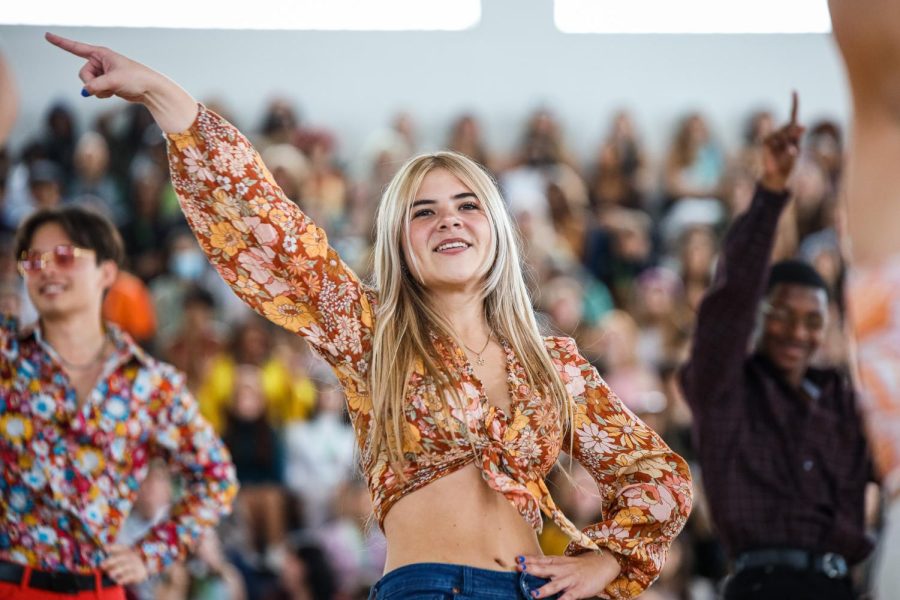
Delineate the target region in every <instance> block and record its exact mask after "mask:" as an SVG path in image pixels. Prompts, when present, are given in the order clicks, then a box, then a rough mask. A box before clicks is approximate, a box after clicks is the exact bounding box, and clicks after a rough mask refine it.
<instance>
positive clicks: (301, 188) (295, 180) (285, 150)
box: [261, 144, 320, 223]
mask: <svg viewBox="0 0 900 600" xmlns="http://www.w3.org/2000/svg"><path fill="white" fill-rule="evenodd" d="M261 156H262V159H263V162H264V163H265V165H266V167H267V168H268V169H269V171H270V172H271V173H272V177H274V178H275V182H276V183H277V184H278V186H279V187H280V188H281V191H283V192H284V195H285V196H287V197H288V198H289V199H290V200H292V201H293V202H294V203H295V204H298V205H299V206H300V207H301V208H302V209H303V210H304V211H305V212H307V213H308V214H309V215H310V217H312V218H313V220H314V221H316V222H317V223H318V222H319V221H318V220H317V219H319V218H320V214H319V207H318V206H314V205H311V204H310V203H308V202H306V196H307V191H306V186H307V181H308V180H309V171H310V168H309V161H307V160H306V157H305V156H303V153H302V152H300V150H299V149H298V148H297V147H296V146H293V145H291V144H272V145H270V146H269V147H267V148H266V149H265V151H264V152H262V155H261Z"/></svg>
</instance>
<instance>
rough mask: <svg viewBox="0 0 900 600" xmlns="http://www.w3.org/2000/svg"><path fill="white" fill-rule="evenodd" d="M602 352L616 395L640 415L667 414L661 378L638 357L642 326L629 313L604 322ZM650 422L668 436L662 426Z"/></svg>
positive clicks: (607, 377) (614, 314)
mask: <svg viewBox="0 0 900 600" xmlns="http://www.w3.org/2000/svg"><path fill="white" fill-rule="evenodd" d="M600 331H601V332H602V337H601V341H602V345H601V352H600V362H601V367H602V369H601V372H602V374H603V378H604V379H605V380H606V382H607V383H608V384H609V386H610V388H611V389H614V390H615V391H616V395H617V396H618V397H619V398H620V399H621V400H622V402H624V403H625V406H627V407H628V408H630V409H631V410H632V411H633V412H635V413H637V414H644V415H657V414H659V413H662V412H663V411H665V408H666V396H665V394H664V393H663V391H662V383H661V382H660V380H659V376H658V375H657V373H656V371H654V370H653V369H652V368H651V367H650V366H648V365H647V364H646V363H643V362H641V359H640V357H639V356H638V326H637V323H636V322H635V320H634V319H633V318H632V317H631V316H630V315H629V314H628V313H627V312H625V311H621V310H614V311H611V312H610V313H608V314H607V315H606V316H605V317H603V319H602V320H601V321H600ZM654 421H656V420H655V419H654V420H651V421H649V422H647V424H648V425H650V426H651V427H653V428H654V429H656V431H657V432H659V433H664V427H663V424H662V422H654Z"/></svg>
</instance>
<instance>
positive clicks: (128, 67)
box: [45, 33, 197, 133]
mask: <svg viewBox="0 0 900 600" xmlns="http://www.w3.org/2000/svg"><path fill="white" fill-rule="evenodd" d="M45 37H46V39H47V41H48V42H50V43H51V44H53V45H54V46H58V47H59V48H62V49H63V50H65V51H66V52H69V53H71V54H74V55H75V56H78V57H80V58H83V59H85V60H86V61H87V62H86V63H85V65H84V66H83V67H81V70H80V71H79V72H78V77H80V78H81V81H82V82H83V83H84V91H82V95H85V96H96V97H98V98H109V97H111V96H117V97H119V98H123V99H125V100H128V101H129V102H139V103H141V104H144V105H145V106H146V107H147V108H148V109H149V110H150V113H151V114H152V115H153V118H154V119H156V122H157V124H159V126H160V128H161V129H162V130H163V131H165V132H167V133H177V132H180V131H183V130H185V129H187V128H188V127H189V126H190V125H191V123H192V122H193V121H194V117H195V116H196V114H197V102H196V101H195V100H194V99H193V98H192V97H191V95H190V94H188V93H187V92H185V91H184V90H183V89H181V87H179V86H178V84H176V83H175V82H173V81H172V80H171V79H169V78H167V77H166V76H165V75H163V74H162V73H159V72H157V71H154V70H153V69H151V68H150V67H148V66H146V65H143V64H141V63H139V62H137V61H134V60H131V59H130V58H127V57H125V56H122V55H121V54H119V53H118V52H114V51H112V50H110V49H109V48H104V47H102V46H93V45H91V44H85V43H83V42H77V41H75V40H70V39H67V38H64V37H61V36H58V35H55V34H52V33H47V34H45Z"/></svg>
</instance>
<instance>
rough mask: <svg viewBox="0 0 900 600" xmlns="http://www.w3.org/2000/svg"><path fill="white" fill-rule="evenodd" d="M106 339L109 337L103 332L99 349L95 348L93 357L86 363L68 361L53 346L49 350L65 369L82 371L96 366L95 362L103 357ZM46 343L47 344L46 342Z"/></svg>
mask: <svg viewBox="0 0 900 600" xmlns="http://www.w3.org/2000/svg"><path fill="white" fill-rule="evenodd" d="M108 341H109V337H107V336H106V335H105V334H104V336H103V343H102V344H100V349H99V350H97V353H96V354H95V355H94V357H93V358H92V359H91V360H89V361H88V362H86V363H81V364H77V363H73V362H70V361H68V360H66V359H65V358H63V356H62V354H60V353H59V352H57V351H56V349H55V348H53V347H51V350H53V355H54V356H55V357H56V359H57V360H58V361H59V362H60V363H62V365H63V366H64V367H66V368H67V369H73V370H76V371H83V370H85V369H90V368H91V367H94V366H96V365H97V363H99V362H100V361H101V360H102V359H103V355H104V354H105V352H106V343H107V342H108ZM47 345H48V346H49V344H47Z"/></svg>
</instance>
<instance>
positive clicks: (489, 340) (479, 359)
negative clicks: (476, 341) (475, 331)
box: [463, 331, 494, 367]
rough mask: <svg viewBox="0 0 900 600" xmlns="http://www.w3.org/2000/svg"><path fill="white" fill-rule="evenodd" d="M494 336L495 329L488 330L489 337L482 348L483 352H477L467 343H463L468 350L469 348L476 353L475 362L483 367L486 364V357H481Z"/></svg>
mask: <svg viewBox="0 0 900 600" xmlns="http://www.w3.org/2000/svg"><path fill="white" fill-rule="evenodd" d="M493 336H494V332H493V331H489V332H488V339H487V341H486V342H485V343H484V348H482V349H481V352H476V351H475V350H472V349H471V348H469V347H468V346H466V345H465V343H464V344H463V346H465V348H466V350H468V351H469V352H471V353H472V354H474V355H475V364H476V365H478V366H479V367H483V366H484V359H483V358H481V355H482V354H484V351H485V350H487V347H488V344H490V343H491V338H492V337H493Z"/></svg>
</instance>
